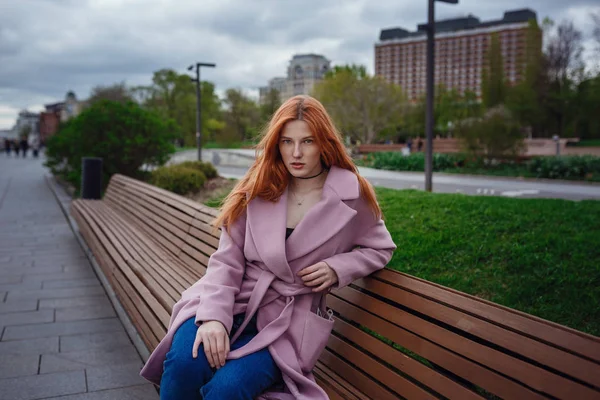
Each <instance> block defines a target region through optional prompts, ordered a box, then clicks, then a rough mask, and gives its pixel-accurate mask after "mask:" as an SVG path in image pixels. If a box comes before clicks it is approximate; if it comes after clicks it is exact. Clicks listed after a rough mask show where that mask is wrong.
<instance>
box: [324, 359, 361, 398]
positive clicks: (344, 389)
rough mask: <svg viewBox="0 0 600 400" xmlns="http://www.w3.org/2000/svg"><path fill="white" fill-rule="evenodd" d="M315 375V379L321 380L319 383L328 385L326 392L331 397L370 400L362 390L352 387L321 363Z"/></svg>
mask: <svg viewBox="0 0 600 400" xmlns="http://www.w3.org/2000/svg"><path fill="white" fill-rule="evenodd" d="M313 373H314V375H315V377H318V378H319V380H318V381H320V382H322V383H323V384H324V385H327V389H326V391H327V394H328V395H330V396H331V393H335V395H336V396H337V397H339V398H342V399H344V400H370V398H369V397H368V396H366V395H365V394H364V393H361V391H360V390H358V389H357V388H355V387H354V386H352V385H351V384H350V383H349V382H348V381H346V380H344V379H343V378H342V377H340V376H339V375H338V374H336V373H335V372H333V371H332V370H331V369H330V368H329V367H327V366H326V365H325V364H323V363H321V362H320V361H317V364H316V365H315V368H314V371H313ZM321 386H323V385H321Z"/></svg>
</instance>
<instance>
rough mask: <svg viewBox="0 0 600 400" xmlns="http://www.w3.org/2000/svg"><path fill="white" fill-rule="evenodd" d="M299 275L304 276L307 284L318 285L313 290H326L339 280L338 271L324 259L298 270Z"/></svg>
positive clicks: (303, 278)
mask: <svg viewBox="0 0 600 400" xmlns="http://www.w3.org/2000/svg"><path fill="white" fill-rule="evenodd" d="M298 276H300V277H302V281H304V284H305V285H306V286H316V287H315V288H313V290H312V291H313V292H320V291H322V290H325V289H327V288H328V287H329V286H331V285H334V284H336V283H337V281H338V276H337V274H336V272H335V271H334V270H333V269H332V268H331V267H330V266H329V265H327V263H325V262H323V261H321V262H318V263H316V264H314V265H311V266H310V267H306V268H304V269H303V270H301V271H300V272H298Z"/></svg>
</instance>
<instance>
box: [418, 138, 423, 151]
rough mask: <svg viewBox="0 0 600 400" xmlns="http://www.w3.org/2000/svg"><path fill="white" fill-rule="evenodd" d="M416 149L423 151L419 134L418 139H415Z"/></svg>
mask: <svg viewBox="0 0 600 400" xmlns="http://www.w3.org/2000/svg"><path fill="white" fill-rule="evenodd" d="M417 151H418V152H421V151H423V140H422V139H421V137H420V136H419V140H417Z"/></svg>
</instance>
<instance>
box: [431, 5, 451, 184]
mask: <svg viewBox="0 0 600 400" xmlns="http://www.w3.org/2000/svg"><path fill="white" fill-rule="evenodd" d="M435 1H441V2H444V3H450V4H458V0H429V12H428V18H427V105H426V111H425V135H426V137H427V149H426V152H425V190H426V191H428V192H431V189H432V184H431V181H432V173H433V125H434V121H433V99H434V90H435V89H434V86H433V76H434V73H433V71H434V68H435V59H434V52H435Z"/></svg>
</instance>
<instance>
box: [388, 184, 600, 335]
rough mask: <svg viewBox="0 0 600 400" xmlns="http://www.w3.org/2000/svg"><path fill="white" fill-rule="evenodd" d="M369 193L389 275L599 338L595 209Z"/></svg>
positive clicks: (598, 218)
mask: <svg viewBox="0 0 600 400" xmlns="http://www.w3.org/2000/svg"><path fill="white" fill-rule="evenodd" d="M377 193H378V198H379V201H380V203H381V206H382V208H383V210H384V213H385V218H386V224H387V226H388V229H389V230H390V232H391V233H392V236H393V238H394V241H395V243H396V244H397V245H398V250H397V251H396V252H395V254H394V256H393V258H392V260H391V262H390V264H389V267H390V268H392V269H396V270H398V271H402V272H406V273H408V274H411V275H415V276H418V277H420V278H423V279H427V280H429V281H433V282H437V283H439V284H442V285H445V286H449V287H452V288H454V289H457V290H460V291H463V292H466V293H470V294H473V295H476V296H479V297H482V298H485V299H488V300H491V301H493V302H496V303H499V304H503V305H505V306H508V307H511V308H515V309H518V310H521V311H525V312H527V313H530V314H533V315H537V316H539V317H542V318H545V319H549V320H551V321H555V322H558V323H560V324H563V325H567V326H570V327H573V328H575V329H578V330H581V331H584V332H587V333H591V334H594V335H596V336H599V335H600V202H598V201H582V202H571V201H565V200H550V199H508V198H499V197H475V196H466V195H460V194H432V193H426V192H419V191H397V190H391V189H382V188H378V189H377Z"/></svg>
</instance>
